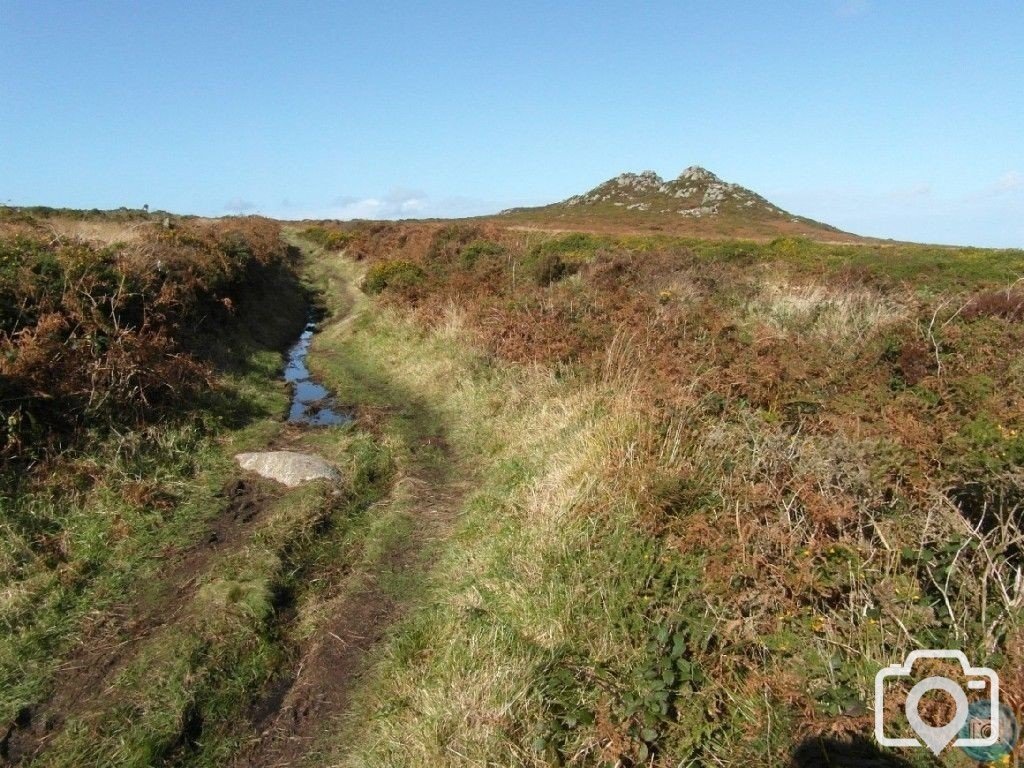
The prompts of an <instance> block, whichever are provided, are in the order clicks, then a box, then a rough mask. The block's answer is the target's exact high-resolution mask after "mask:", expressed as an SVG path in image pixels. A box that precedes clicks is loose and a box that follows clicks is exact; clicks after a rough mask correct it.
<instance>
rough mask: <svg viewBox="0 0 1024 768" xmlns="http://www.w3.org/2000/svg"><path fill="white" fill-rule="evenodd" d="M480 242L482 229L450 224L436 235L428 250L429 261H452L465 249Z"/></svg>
mask: <svg viewBox="0 0 1024 768" xmlns="http://www.w3.org/2000/svg"><path fill="white" fill-rule="evenodd" d="M479 240H480V228H479V227H474V226H466V225H463V224H449V225H448V226H446V227H441V229H439V230H437V232H436V233H434V236H433V238H431V240H430V247H429V248H428V249H427V260H428V261H452V260H454V259H455V257H456V256H458V255H459V254H460V253H461V252H462V250H463V248H465V247H466V246H468V245H469V244H470V243H473V242H476V241H479Z"/></svg>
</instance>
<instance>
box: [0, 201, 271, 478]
mask: <svg viewBox="0 0 1024 768" xmlns="http://www.w3.org/2000/svg"><path fill="white" fill-rule="evenodd" d="M290 258H291V256H290V254H289V251H288V249H287V247H286V246H285V245H284V243H283V242H282V241H281V239H280V237H279V229H278V227H277V225H276V224H274V223H272V222H269V221H266V220H258V219H246V220H245V221H237V220H227V221H222V222H217V223H214V224H204V225H198V226H193V225H185V226H182V227H179V228H176V229H174V230H164V229H158V228H155V227H154V228H151V229H148V230H146V231H145V232H143V233H142V234H140V236H139V240H138V241H137V242H134V243H133V244H131V245H125V244H121V245H116V246H107V247H97V246H95V245H93V244H90V243H87V242H84V241H81V240H74V239H62V238H54V237H52V235H48V234H46V232H45V231H33V230H31V229H29V230H19V231H15V232H11V233H7V234H6V235H2V234H0V410H2V419H0V456H4V457H5V458H6V457H18V456H21V457H25V458H27V457H29V456H31V455H33V454H36V453H38V452H39V451H44V450H46V449H47V448H49V447H56V446H59V445H60V444H62V443H64V442H65V438H67V437H73V436H74V435H75V433H76V432H77V430H79V429H80V428H83V427H85V428H103V427H108V426H114V425H127V426H134V425H138V424H140V423H142V422H145V421H150V420H152V419H153V418H155V417H156V416H157V415H158V414H160V413H163V412H167V411H169V410H171V409H173V407H174V406H175V404H179V403H181V402H183V398H187V397H191V396H192V395H193V394H194V393H195V392H196V391H198V390H199V389H200V388H201V387H202V386H203V384H204V382H205V380H206V378H207V376H206V370H207V368H206V366H205V364H203V363H201V362H200V361H199V359H198V356H196V355H194V354H190V352H191V351H194V347H193V346H192V342H194V341H195V340H196V338H197V332H199V331H201V330H202V329H203V328H205V327H208V326H209V325H210V324H218V327H219V326H220V325H222V324H223V322H224V321H225V320H227V319H228V318H229V317H230V315H231V313H232V312H233V309H234V307H235V306H236V304H237V303H238V302H239V300H240V299H241V298H242V296H243V295H244V294H246V293H247V292H248V291H249V290H250V288H251V287H252V286H253V284H254V282H255V281H256V280H257V279H258V278H260V277H261V276H262V275H263V274H264V271H265V270H268V269H274V270H276V269H278V268H281V267H284V266H285V265H286V264H288V263H290ZM274 274H276V272H274ZM162 406H167V408H166V409H164V408H162Z"/></svg>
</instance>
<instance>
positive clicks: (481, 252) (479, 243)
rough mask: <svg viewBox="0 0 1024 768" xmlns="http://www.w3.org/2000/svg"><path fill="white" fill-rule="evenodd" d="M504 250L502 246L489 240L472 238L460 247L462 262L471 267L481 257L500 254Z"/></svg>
mask: <svg viewBox="0 0 1024 768" xmlns="http://www.w3.org/2000/svg"><path fill="white" fill-rule="evenodd" d="M504 252H505V249H504V248H502V247H501V246H500V245H499V244H498V243H495V242H493V241H491V240H474V241H473V242H471V243H470V244H469V245H467V246H466V247H465V248H463V249H462V254H461V257H462V264H463V266H466V267H472V266H473V265H474V264H476V263H477V261H479V260H480V259H481V258H482V257H487V256H500V255H501V254H502V253H504Z"/></svg>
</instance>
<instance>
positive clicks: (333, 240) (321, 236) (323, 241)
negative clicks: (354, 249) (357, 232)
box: [302, 227, 352, 251]
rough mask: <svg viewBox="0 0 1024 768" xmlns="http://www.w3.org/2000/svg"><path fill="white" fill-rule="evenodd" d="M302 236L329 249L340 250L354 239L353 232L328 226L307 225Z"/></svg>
mask: <svg viewBox="0 0 1024 768" xmlns="http://www.w3.org/2000/svg"><path fill="white" fill-rule="evenodd" d="M302 236H303V237H304V238H306V239H307V240H312V241H313V242H314V243H316V244H317V245H319V246H320V247H321V248H323V249H324V250H327V251H340V250H341V249H343V248H344V247H345V246H346V245H348V244H349V241H351V240H352V235H351V233H349V232H343V231H342V230H340V229H329V228H327V227H306V229H304V230H302Z"/></svg>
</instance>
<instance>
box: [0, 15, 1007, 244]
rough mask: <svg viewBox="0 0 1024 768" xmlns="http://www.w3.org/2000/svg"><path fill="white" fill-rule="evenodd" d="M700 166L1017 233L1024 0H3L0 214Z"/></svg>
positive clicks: (919, 230)
mask: <svg viewBox="0 0 1024 768" xmlns="http://www.w3.org/2000/svg"><path fill="white" fill-rule="evenodd" d="M691 164H699V165H703V166H706V167H708V168H710V169H711V170H713V171H715V172H716V173H718V174H719V175H720V176H722V177H723V178H725V179H726V180H728V181H735V182H738V183H741V184H743V185H745V186H748V187H750V188H752V189H754V190H755V191H757V192H759V193H761V194H763V195H765V196H766V197H768V198H769V199H771V200H772V201H773V202H775V203H777V204H779V205H781V206H783V207H784V208H787V209H789V210H792V211H793V212H795V213H800V214H803V215H807V216H812V217H814V218H818V219H822V220H824V221H827V222H829V223H832V224H835V225H837V226H840V227H843V228H845V229H850V230H853V231H855V232H860V233H863V234H870V235H878V236H885V237H895V238H905V239H915V240H925V241H931V242H955V243H973V244H980V245H1011V246H1024V3H1021V2H1020V0H1005V2H986V1H985V0H976V1H972V2H944V1H943V0H928V1H925V0H921V1H913V0H891V1H890V2H883V1H882V0H816V1H811V0H806V1H804V2H786V1H785V0H776V1H774V2H723V1H719V2H651V3H603V2H589V3H551V2H536V3H534V2H520V3H514V4H513V3H502V4H497V3H493V4H492V3H487V2H480V0H476V2H465V3H440V2H435V3H423V2H419V3H412V2H408V3H400V2H399V3H395V2H379V1H378V2H350V3H342V2H336V3H326V2H324V3H314V2H305V3H303V2H294V3H271V2H264V3H252V2H245V3H243V2H212V1H211V2H204V3H154V2H149V3H127V2H124V3H118V2H88V3H87V2H68V1H67V0H65V2H60V3H56V2H48V1H47V0H31V2H22V1H21V0H0V202H7V201H10V202H12V203H14V204H46V205H61V206H74V207H101V208H107V207H117V206H120V205H128V206H141V205H143V204H144V203H148V204H149V205H150V206H151V207H154V208H158V207H159V208H165V209H168V210H173V211H178V212H191V213H201V214H209V215H223V214H225V213H229V212H246V213H250V212H261V213H265V214H269V215H274V216H281V217H288V218H296V217H302V216H331V217H346V218H347V217H351V216H368V217H396V216H431V215H469V214H476V213H485V212H492V211H496V210H499V209H501V208H504V207H508V206H511V205H521V204H535V203H546V202H551V201H554V200H558V199H562V198H565V197H567V196H569V195H571V194H575V193H577V192H581V191H583V190H585V189H588V188H590V187H592V186H594V185H596V184H598V183H599V182H601V181H603V180H604V179H606V178H608V177H611V176H614V175H616V174H618V173H619V172H621V171H624V170H635V171H639V170H644V169H648V168H650V169H653V170H656V171H658V172H659V173H661V174H662V175H664V176H676V175H677V174H678V173H679V172H680V171H681V170H682V169H683V168H684V167H686V166H688V165H691Z"/></svg>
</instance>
